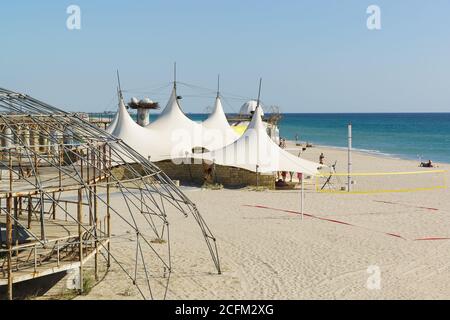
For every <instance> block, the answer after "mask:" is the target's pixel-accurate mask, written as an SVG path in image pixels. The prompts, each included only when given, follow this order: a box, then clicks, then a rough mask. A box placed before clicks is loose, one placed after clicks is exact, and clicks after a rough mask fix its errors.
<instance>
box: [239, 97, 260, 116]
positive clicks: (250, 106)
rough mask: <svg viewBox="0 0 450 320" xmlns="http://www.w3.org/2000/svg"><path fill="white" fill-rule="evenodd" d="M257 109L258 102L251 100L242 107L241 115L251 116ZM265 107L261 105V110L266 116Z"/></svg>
mask: <svg viewBox="0 0 450 320" xmlns="http://www.w3.org/2000/svg"><path fill="white" fill-rule="evenodd" d="M256 107H258V101H256V100H250V101H247V102H246V103H244V104H243V105H242V107H241V110H240V111H239V113H240V114H247V115H251V114H252V113H253V112H255V110H256ZM263 107H264V106H263V105H262V104H261V103H260V104H259V108H261V113H262V115H263V116H264V108H263Z"/></svg>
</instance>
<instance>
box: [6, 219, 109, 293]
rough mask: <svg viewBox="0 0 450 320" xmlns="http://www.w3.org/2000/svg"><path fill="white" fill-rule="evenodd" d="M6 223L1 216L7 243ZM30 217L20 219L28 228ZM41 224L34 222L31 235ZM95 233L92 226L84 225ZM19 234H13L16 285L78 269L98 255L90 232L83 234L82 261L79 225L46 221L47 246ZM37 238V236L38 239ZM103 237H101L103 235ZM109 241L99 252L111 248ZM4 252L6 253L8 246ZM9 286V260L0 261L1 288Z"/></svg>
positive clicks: (23, 231)
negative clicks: (108, 245)
mask: <svg viewBox="0 0 450 320" xmlns="http://www.w3.org/2000/svg"><path fill="white" fill-rule="evenodd" d="M5 219H6V217H5V216H4V215H2V216H0V226H1V229H2V233H3V234H2V239H3V241H4V239H5V234H4V233H5ZM25 219H26V217H20V219H19V221H20V222H21V223H22V224H23V225H26V223H27V221H25ZM39 225H40V222H39V221H36V220H34V219H33V221H32V228H31V231H32V230H33V229H34V230H39ZM83 226H84V228H86V229H87V230H91V227H90V226H89V225H83ZM17 231H18V232H17V234H16V232H15V230H13V241H14V242H15V243H16V245H15V248H14V249H15V250H14V251H13V257H12V270H13V272H12V278H13V283H18V282H22V281H27V280H32V279H35V278H39V277H44V276H48V275H51V274H54V273H59V272H63V271H68V270H71V269H76V268H79V267H80V266H81V264H85V263H87V261H88V260H90V259H91V258H93V257H94V256H95V254H96V252H97V251H96V247H95V242H94V241H93V240H92V239H91V238H92V237H91V236H90V233H89V232H84V233H83V237H82V239H83V258H82V260H81V261H80V254H79V252H80V251H79V247H80V246H79V243H80V241H79V237H78V224H77V223H75V222H68V221H61V220H46V221H45V233H46V241H45V244H42V243H41V242H39V241H38V240H37V239H35V237H34V236H33V235H31V233H30V232H29V231H27V230H26V229H23V228H20V227H19V228H18V230H17ZM35 236H36V235H35ZM100 236H101V235H100ZM16 239H17V242H16ZM108 242H109V239H106V238H102V239H101V240H100V241H98V242H97V247H98V250H99V251H100V250H102V249H103V248H104V247H106V245H107V244H108ZM1 244H2V249H4V244H5V243H4V242H2V243H1ZM7 284H8V273H7V259H6V256H4V257H1V258H0V286H4V285H7Z"/></svg>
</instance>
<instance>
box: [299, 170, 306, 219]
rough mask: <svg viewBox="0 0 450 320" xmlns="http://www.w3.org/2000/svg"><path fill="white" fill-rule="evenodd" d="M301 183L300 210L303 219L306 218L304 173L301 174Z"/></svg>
mask: <svg viewBox="0 0 450 320" xmlns="http://www.w3.org/2000/svg"><path fill="white" fill-rule="evenodd" d="M300 185H301V188H302V190H301V192H300V212H301V214H302V221H303V219H304V218H305V184H304V182H303V173H301V174H300Z"/></svg>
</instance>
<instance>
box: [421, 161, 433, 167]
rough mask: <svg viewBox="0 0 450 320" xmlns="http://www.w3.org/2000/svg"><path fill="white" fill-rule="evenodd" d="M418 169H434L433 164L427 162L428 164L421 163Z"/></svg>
mask: <svg viewBox="0 0 450 320" xmlns="http://www.w3.org/2000/svg"><path fill="white" fill-rule="evenodd" d="M420 167H422V168H434V164H433V161H431V160H428V162H422V163H421V164H420Z"/></svg>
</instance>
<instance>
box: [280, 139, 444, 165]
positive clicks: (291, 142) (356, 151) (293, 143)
mask: <svg viewBox="0 0 450 320" xmlns="http://www.w3.org/2000/svg"><path fill="white" fill-rule="evenodd" d="M286 142H287V145H288V149H290V150H294V149H295V150H299V149H300V148H301V147H300V146H297V142H296V141H294V140H286ZM307 143H308V144H311V145H312V148H319V149H322V150H328V149H329V150H338V151H342V152H348V148H347V147H339V146H330V145H321V144H315V143H310V142H304V141H302V142H301V144H302V147H305V146H306V144H307ZM308 149H310V148H308ZM288 151H289V150H288ZM352 153H354V154H361V155H369V156H374V157H379V158H384V159H393V160H404V161H415V162H417V163H418V164H420V162H421V161H428V160H432V161H433V162H435V161H434V160H433V159H425V158H423V159H422V160H420V159H413V158H412V157H407V156H400V155H394V154H390V153H384V152H381V151H379V150H366V149H358V148H353V149H352ZM316 161H317V160H316ZM435 163H436V164H437V165H445V166H450V162H443V161H438V162H437V161H436V162H435Z"/></svg>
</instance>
